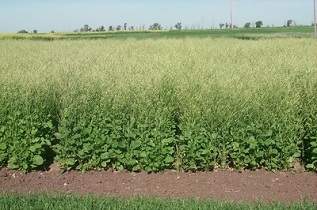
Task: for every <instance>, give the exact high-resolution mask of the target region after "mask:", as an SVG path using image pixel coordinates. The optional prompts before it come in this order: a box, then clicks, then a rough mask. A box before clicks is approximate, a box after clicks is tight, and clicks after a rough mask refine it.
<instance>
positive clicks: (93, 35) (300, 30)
mask: <svg viewBox="0 0 317 210" xmlns="http://www.w3.org/2000/svg"><path fill="white" fill-rule="evenodd" d="M313 32H314V29H313V27H310V26H297V27H288V28H287V27H274V28H270V27H268V28H260V29H257V28H245V29H244V28H240V29H234V30H230V29H223V30H220V29H212V30H211V29H209V30H208V29H205V30H182V31H177V30H173V31H166V30H164V31H130V32H126V31H115V32H90V33H54V34H52V33H51V34H45V33H39V34H0V40H12V39H13V40H21V39H22V40H25V39H27V40H43V41H50V40H65V39H66V40H78V39H90V40H91V39H129V38H134V39H141V40H142V39H159V38H179V39H182V38H186V37H196V38H237V39H242V40H257V39H268V38H287V37H288V38H289V37H293V38H311V37H312V36H313Z"/></svg>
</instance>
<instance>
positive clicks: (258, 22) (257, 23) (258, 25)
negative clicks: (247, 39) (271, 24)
mask: <svg viewBox="0 0 317 210" xmlns="http://www.w3.org/2000/svg"><path fill="white" fill-rule="evenodd" d="M262 26H263V21H261V20H259V21H256V22H255V27H256V28H261V27H262Z"/></svg>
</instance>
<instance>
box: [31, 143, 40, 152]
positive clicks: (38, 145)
mask: <svg viewBox="0 0 317 210" xmlns="http://www.w3.org/2000/svg"><path fill="white" fill-rule="evenodd" d="M41 147H42V145H41V144H34V145H32V146H31V147H30V151H31V152H36V151H37V150H38V149H40V148H41Z"/></svg>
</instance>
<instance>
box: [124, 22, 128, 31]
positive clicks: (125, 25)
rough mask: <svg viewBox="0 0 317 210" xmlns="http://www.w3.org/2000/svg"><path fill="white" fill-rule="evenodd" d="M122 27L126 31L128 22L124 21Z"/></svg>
mask: <svg viewBox="0 0 317 210" xmlns="http://www.w3.org/2000/svg"><path fill="white" fill-rule="evenodd" d="M123 29H124V30H125V31H126V30H127V29H128V24H127V23H124V24H123Z"/></svg>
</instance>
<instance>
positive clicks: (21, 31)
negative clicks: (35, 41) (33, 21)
mask: <svg viewBox="0 0 317 210" xmlns="http://www.w3.org/2000/svg"><path fill="white" fill-rule="evenodd" d="M27 33H29V32H28V31H27V30H24V29H23V30H20V31H18V34H27Z"/></svg>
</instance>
